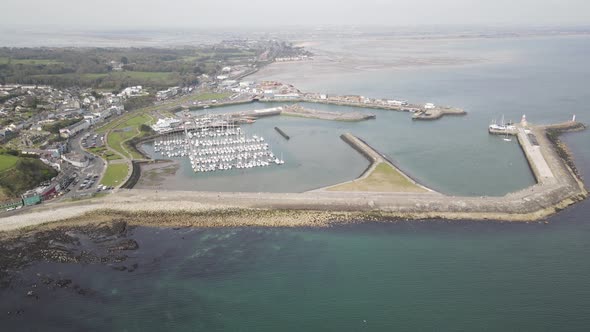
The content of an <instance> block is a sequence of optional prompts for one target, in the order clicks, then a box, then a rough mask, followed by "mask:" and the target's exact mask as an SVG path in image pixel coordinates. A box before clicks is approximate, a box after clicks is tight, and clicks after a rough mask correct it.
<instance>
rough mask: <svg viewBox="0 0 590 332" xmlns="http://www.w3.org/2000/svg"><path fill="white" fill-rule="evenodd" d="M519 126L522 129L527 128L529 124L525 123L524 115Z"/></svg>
mask: <svg viewBox="0 0 590 332" xmlns="http://www.w3.org/2000/svg"><path fill="white" fill-rule="evenodd" d="M520 125H521V126H523V127H528V125H529V124H528V123H527V121H526V114H523V115H522V119H520Z"/></svg>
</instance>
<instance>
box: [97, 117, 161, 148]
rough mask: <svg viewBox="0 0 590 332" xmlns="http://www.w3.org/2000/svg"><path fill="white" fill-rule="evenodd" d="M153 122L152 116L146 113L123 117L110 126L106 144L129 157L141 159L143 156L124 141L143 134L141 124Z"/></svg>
mask: <svg viewBox="0 0 590 332" xmlns="http://www.w3.org/2000/svg"><path fill="white" fill-rule="evenodd" d="M153 122H154V118H153V117H152V116H150V115H148V114H135V115H133V116H131V117H128V118H126V119H123V120H121V121H119V122H118V124H116V125H115V126H113V127H112V129H111V132H110V133H109V135H108V137H107V144H108V145H109V147H111V148H112V149H113V150H115V151H117V152H119V153H121V154H122V155H124V156H127V157H129V158H131V159H143V156H142V155H141V154H139V153H138V152H137V151H135V149H134V148H132V147H131V146H129V145H127V144H126V142H127V141H129V140H131V139H132V138H135V137H139V136H141V135H143V132H142V131H141V130H140V127H141V125H144V124H145V125H150V124H152V123H153Z"/></svg>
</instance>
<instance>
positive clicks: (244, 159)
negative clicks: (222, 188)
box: [154, 115, 285, 173]
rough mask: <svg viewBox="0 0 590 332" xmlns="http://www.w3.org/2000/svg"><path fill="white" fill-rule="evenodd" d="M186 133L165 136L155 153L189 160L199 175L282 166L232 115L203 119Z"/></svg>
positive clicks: (196, 118)
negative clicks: (237, 123)
mask: <svg viewBox="0 0 590 332" xmlns="http://www.w3.org/2000/svg"><path fill="white" fill-rule="evenodd" d="M192 122H193V126H192V127H191V130H190V131H189V126H188V124H189V122H186V123H185V124H186V125H187V126H185V127H184V132H175V133H170V134H167V135H164V136H162V137H160V138H159V139H157V140H156V141H155V142H154V151H155V152H159V153H162V154H163V155H164V156H166V157H169V158H188V159H189V160H190V163H191V167H192V169H193V171H194V172H195V173H200V172H216V171H225V170H231V169H249V168H254V167H267V166H271V165H282V164H284V163H285V161H284V160H283V159H280V158H278V157H277V156H275V155H274V153H273V152H272V151H271V149H270V146H269V144H268V143H266V142H265V139H264V137H262V136H257V135H252V136H248V135H246V134H245V133H244V132H243V131H242V129H241V127H239V126H238V125H236V124H235V122H234V121H233V120H231V117H230V116H228V115H201V116H197V117H195V118H193V119H192Z"/></svg>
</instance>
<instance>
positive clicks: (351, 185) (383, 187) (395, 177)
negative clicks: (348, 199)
mask: <svg viewBox="0 0 590 332" xmlns="http://www.w3.org/2000/svg"><path fill="white" fill-rule="evenodd" d="M328 190H329V191H367V192H427V191H426V190H425V189H424V188H422V187H420V186H418V185H416V184H414V183H413V182H412V181H410V180H408V179H407V178H406V177H405V176H403V175H402V174H401V173H400V172H399V171H398V170H396V169H395V168H393V167H391V166H390V165H389V164H387V163H384V162H381V163H379V164H378V165H377V166H376V167H375V169H374V170H373V171H372V172H371V173H370V174H369V175H368V176H366V177H363V178H361V179H358V180H354V181H351V182H347V183H343V184H341V185H337V186H334V187H331V188H328Z"/></svg>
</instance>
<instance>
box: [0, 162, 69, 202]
mask: <svg viewBox="0 0 590 332" xmlns="http://www.w3.org/2000/svg"><path fill="white" fill-rule="evenodd" d="M0 160H3V162H2V164H3V165H4V166H10V167H8V168H4V170H3V171H2V172H0V189H1V192H0V196H2V197H0V199H9V198H17V197H19V196H20V195H21V194H22V193H24V192H25V191H27V190H30V189H33V188H35V187H36V186H38V185H39V184H40V183H41V182H43V181H47V180H50V179H51V178H53V177H54V176H56V175H57V171H56V170H54V169H53V168H51V167H49V166H47V165H45V164H44V163H43V162H42V161H41V160H39V159H35V158H19V157H14V156H6V155H0Z"/></svg>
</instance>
